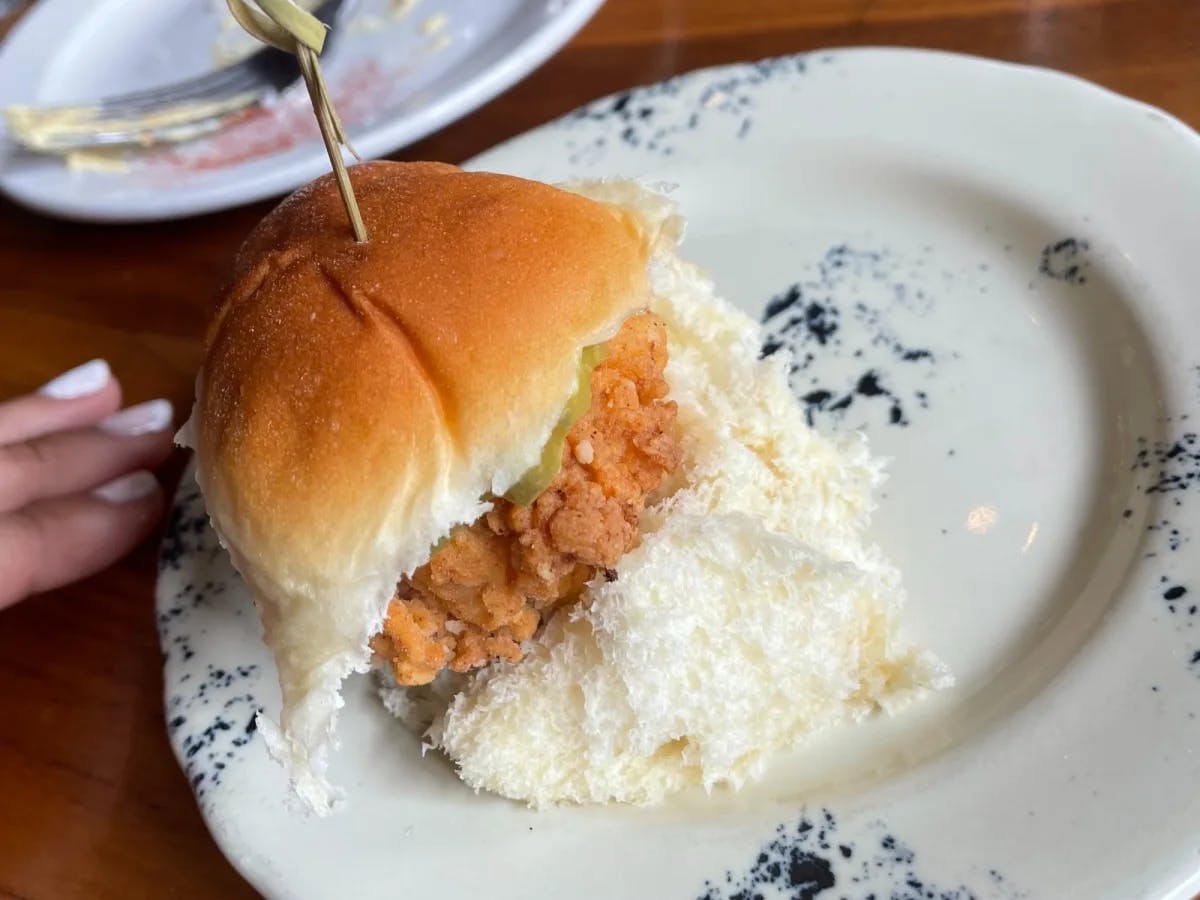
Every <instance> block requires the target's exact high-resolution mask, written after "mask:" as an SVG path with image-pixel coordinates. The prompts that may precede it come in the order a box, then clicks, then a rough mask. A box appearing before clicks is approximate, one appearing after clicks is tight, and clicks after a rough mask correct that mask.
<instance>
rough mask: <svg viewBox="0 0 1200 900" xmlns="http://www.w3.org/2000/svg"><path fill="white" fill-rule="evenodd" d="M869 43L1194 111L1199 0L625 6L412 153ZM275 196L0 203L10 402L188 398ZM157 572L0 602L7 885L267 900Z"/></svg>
mask: <svg viewBox="0 0 1200 900" xmlns="http://www.w3.org/2000/svg"><path fill="white" fill-rule="evenodd" d="M871 44H875V45H879V44H900V45H910V46H919V47H936V48H943V49H948V50H957V51H962V52H967V53H976V54H983V55H987V56H993V57H999V58H1002V59H1008V60H1016V61H1021V62H1027V63H1036V64H1040V65H1045V66H1052V67H1054V68H1057V69H1062V70H1065V71H1067V72H1072V73H1075V74H1077V75H1081V76H1083V77H1085V78H1089V79H1092V80H1094V81H1097V82H1099V83H1100V84H1102V85H1105V86H1107V87H1109V88H1112V89H1114V90H1117V91H1120V92H1122V93H1125V94H1129V95H1131V96H1133V97H1136V98H1138V99H1141V100H1144V101H1147V102H1149V103H1152V104H1155V105H1158V106H1161V107H1163V108H1164V109H1166V110H1167V111H1168V112H1171V113H1173V114H1174V115H1176V116H1178V117H1180V118H1181V119H1183V120H1184V121H1186V122H1188V123H1190V124H1191V125H1193V126H1196V125H1198V124H1200V3H1198V2H1197V0H609V2H608V3H607V5H605V6H604V7H603V8H602V9H601V11H600V12H599V14H598V15H597V16H596V17H595V19H594V20H593V21H592V22H591V23H590V24H589V25H588V26H587V27H586V28H585V29H584V30H583V31H582V32H581V33H580V34H579V35H578V36H577V37H576V38H575V40H574V41H572V42H571V43H570V44H569V45H568V46H567V47H566V48H565V49H564V50H563V51H561V52H560V53H559V54H558V55H557V56H555V57H554V58H553V59H551V60H550V61H549V62H548V63H546V64H545V65H544V66H543V67H542V68H541V69H540V70H538V71H537V72H535V73H534V74H533V75H532V76H530V77H529V78H527V79H526V80H525V81H524V82H522V83H521V84H519V85H518V86H516V87H515V88H513V89H512V90H510V91H509V92H507V93H506V94H504V95H503V96H501V97H499V98H498V99H496V100H494V101H493V102H491V103H490V104H488V105H487V106H485V107H483V108H482V109H480V110H478V111H476V112H474V113H472V114H471V115H469V116H467V117H466V118H465V119H463V120H462V121H460V122H458V123H457V124H454V125H452V126H450V127H448V128H446V129H445V130H444V131H442V132H440V133H439V134H437V135H435V136H433V137H431V138H429V139H427V140H425V141H423V142H421V143H420V144H418V145H417V146H415V147H412V148H409V149H408V150H405V151H403V152H402V153H400V154H397V156H398V157H399V158H409V159H416V158H424V159H439V160H447V161H451V162H459V161H462V160H464V159H466V158H467V157H469V156H471V155H472V154H475V153H477V152H479V151H481V150H484V149H485V148H487V147H489V146H491V145H492V144H495V143H497V142H498V141H502V140H504V139H505V138H508V137H511V136H513V135H515V134H518V133H520V132H522V131H524V130H526V129H528V128H530V127H533V126H535V125H537V124H539V123H541V122H544V121H546V120H547V119H550V118H552V117H554V116H557V115H559V114H561V113H564V112H567V111H568V110H570V109H572V108H573V107H575V106H577V105H579V104H581V103H583V102H585V101H587V100H590V99H592V98H594V97H597V96H599V95H602V94H605V93H608V92H611V91H614V90H618V89H621V88H625V87H629V86H632V85H635V84H639V83H643V82H648V81H655V80H658V79H661V78H664V77H666V76H668V75H671V74H673V73H676V72H681V71H686V70H688V69H692V68H696V67H699V66H706V65H712V64H716V63H724V62H733V61H737V60H746V59H754V58H758V57H763V56H770V55H774V54H781V53H791V52H795V51H800V50H806V49H813V48H822V47H835V46H848V45H871ZM268 206H269V204H261V205H258V206H254V207H250V208H243V209H237V210H233V211H229V212H224V213H220V214H215V215H210V216H205V217H203V218H197V219H191V220H185V221H178V222H170V223H164V224H155V225H147V226H136V227H135V226H104V227H102V226H93V225H77V224H68V223H63V222H55V221H51V220H48V219H44V218H40V217H38V216H36V215H34V214H31V213H28V212H25V211H24V210H22V209H19V208H17V207H15V206H13V205H11V204H8V203H6V202H4V201H0V398H2V397H7V396H10V395H14V394H17V393H21V392H24V391H27V390H29V389H32V388H34V387H35V386H37V385H38V384H41V383H42V382H44V381H46V380H47V379H48V378H50V377H51V376H53V375H54V374H56V373H57V372H59V371H61V370H63V369H66V368H68V367H70V366H72V365H75V364H77V363H79V362H82V361H84V360H86V359H89V358H92V357H96V356H103V357H105V358H107V359H108V360H109V361H110V362H111V363H112V365H113V368H114V369H115V370H116V372H117V373H118V375H119V377H120V379H121V381H122V382H123V384H124V386H125V391H126V397H127V399H128V400H129V401H132V402H136V401H139V400H145V399H148V398H151V397H157V396H166V397H169V398H170V399H171V400H173V401H174V402H175V403H176V408H177V409H180V410H185V409H186V408H187V407H188V404H189V399H190V394H191V384H192V377H193V374H194V372H195V369H196V365H197V362H198V360H199V358H200V343H199V341H200V336H201V334H202V332H203V329H204V327H205V323H206V321H207V319H208V316H209V313H210V311H211V309H212V304H213V297H214V293H215V291H216V289H217V287H218V285H219V283H220V282H221V280H222V278H223V276H224V274H225V271H226V268H227V266H228V265H229V262H230V258H231V255H232V253H233V252H234V250H235V248H236V247H237V245H238V243H239V241H241V239H242V237H243V235H244V234H245V233H246V232H247V230H248V229H249V228H250V227H251V226H252V225H253V224H254V222H255V221H256V220H257V219H258V218H259V217H260V216H261V215H262V214H263V213H264V212H265V210H266V209H267V208H268ZM180 464H181V460H175V461H174V462H173V464H172V466H171V467H170V471H167V472H165V473H164V479H166V480H168V481H173V479H174V478H175V477H177V473H178V470H179V467H180ZM154 569H155V566H154V548H153V546H151V545H147V546H144V547H142V548H141V549H140V550H138V551H137V552H136V553H135V554H134V555H132V556H131V557H130V558H128V559H127V560H125V561H124V562H122V563H121V564H119V565H118V566H116V567H115V568H113V569H111V570H110V571H108V572H105V573H103V574H101V575H99V576H97V577H95V578H92V579H90V580H89V581H87V582H86V583H83V584H78V585H75V586H73V587H70V588H68V589H65V590H61V591H57V592H55V593H53V594H49V595H46V596H41V597H35V598H32V599H30V600H28V601H27V602H25V603H22V604H20V605H18V606H17V607H15V608H13V609H10V610H8V611H5V612H0V897H13V898H27V900H71V898H91V900H108V898H112V900H131V898H140V897H154V898H159V897H169V898H240V897H252V896H254V892H253V891H252V890H251V889H250V888H249V887H248V886H247V885H245V884H244V883H243V882H242V881H241V880H240V879H239V878H238V876H237V875H236V874H235V872H234V871H233V869H232V868H231V867H230V866H229V864H228V863H226V862H225V861H224V859H223V858H222V857H221V855H220V853H219V852H218V851H217V849H216V847H215V845H213V843H212V842H211V841H210V839H209V838H208V835H207V833H206V832H205V829H204V825H203V823H202V822H201V820H200V816H199V814H198V813H197V811H196V807H195V805H194V804H193V802H192V797H191V794H190V792H189V789H188V786H187V784H186V783H185V781H184V779H183V777H182V775H181V774H180V772H179V770H178V768H177V767H176V765H175V761H174V759H173V758H172V756H171V751H170V749H169V747H168V745H167V739H166V735H165V731H164V726H163V719H162V709H161V693H162V680H161V674H160V665H161V660H160V656H159V651H158V647H157V643H156V637H155V629H154V617H153V614H152V603H153V600H152V593H153V586H154Z"/></svg>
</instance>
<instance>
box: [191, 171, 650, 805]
mask: <svg viewBox="0 0 1200 900" xmlns="http://www.w3.org/2000/svg"><path fill="white" fill-rule="evenodd" d="M351 177H352V180H353V184H354V189H355V193H356V195H357V198H358V204H359V208H360V210H361V211H362V215H363V219H364V221H365V223H366V226H367V230H368V232H369V234H370V241H369V242H367V243H365V244H357V243H355V242H354V240H353V238H352V235H351V234H350V231H349V226H348V224H347V222H346V216H345V212H344V211H343V209H342V206H341V201H340V199H339V197H338V192H337V189H336V187H335V183H334V181H333V179H332V177H325V178H320V179H317V180H316V181H315V182H313V183H311V184H310V185H308V186H307V187H305V188H302V189H301V190H299V191H297V192H296V193H295V194H293V195H292V196H291V197H289V198H288V199H287V200H285V201H284V202H283V203H281V204H280V205H279V206H278V207H277V208H276V209H275V210H274V211H273V212H271V213H270V214H269V215H268V216H267V217H266V218H265V219H264V220H263V221H262V223H261V224H260V225H259V226H258V227H257V228H256V229H255V230H254V232H253V233H252V234H251V235H250V237H249V238H248V240H247V241H246V243H245V244H244V246H243V247H242V249H241V251H240V253H239V255H238V258H237V261H236V265H235V270H234V277H233V280H232V282H231V284H230V287H229V288H228V290H227V292H226V293H225V295H224V298H223V300H222V303H221V307H220V310H219V312H218V315H217V317H216V320H215V322H214V324H213V327H212V329H211V331H210V335H209V342H208V349H207V354H206V357H205V361H204V366H203V370H202V372H201V375H200V378H199V382H198V387H197V400H196V407H195V410H194V414H193V417H192V420H191V421H190V422H189V424H188V425H187V426H186V427H185V429H184V432H183V433H182V435H183V439H185V440H186V441H187V442H188V443H191V444H192V445H194V447H195V449H196V454H197V462H198V468H197V479H198V481H199V483H200V486H201V488H202V489H203V492H204V496H205V501H206V504H207V506H208V511H209V514H210V516H211V518H212V523H213V525H214V527H215V529H216V531H217V533H218V534H219V535H220V537H221V540H222V542H223V543H224V544H225V545H226V546H227V548H228V549H229V551H230V553H231V556H232V558H233V560H234V563H235V565H236V566H237V568H238V570H239V571H240V572H241V574H242V575H243V577H244V578H245V580H246V582H247V584H248V585H249V586H250V588H251V591H252V593H253V595H254V597H255V600H256V602H257V604H258V607H259V610H260V613H261V616H262V622H263V626H264V637H265V640H266V642H267V644H268V645H269V646H270V648H271V649H272V651H273V652H274V656H275V661H276V664H277V667H278V670H279V679H280V684H281V687H282V693H283V707H282V711H281V714H280V717H279V720H278V722H277V723H276V722H274V721H272V720H270V719H268V718H266V717H262V721H261V729H262V731H263V734H264V737H265V739H266V741H267V744H268V748H269V749H270V751H271V752H272V754H273V755H275V756H276V757H278V758H279V759H280V760H281V761H282V762H283V763H284V764H285V766H286V767H287V769H288V771H289V774H290V776H291V778H292V783H293V786H294V787H295V789H296V791H297V792H298V794H299V795H300V797H301V798H302V800H303V801H305V803H306V804H307V805H308V806H309V807H310V808H312V809H314V810H316V811H318V812H321V813H324V812H326V811H328V809H329V808H330V805H331V803H332V802H333V800H334V799H335V796H336V792H335V791H334V790H333V789H332V788H331V786H330V785H329V784H328V783H327V781H326V779H325V768H326V754H327V750H328V749H329V748H330V746H331V742H332V737H333V728H334V722H335V713H336V710H337V709H338V707H339V706H340V705H341V698H340V694H339V692H340V686H341V683H342V680H343V679H344V678H345V676H346V675H347V674H349V673H350V672H352V671H363V670H365V669H366V668H367V667H368V665H369V661H370V651H369V647H368V641H369V639H370V637H371V636H372V635H373V634H375V633H377V632H378V631H379V628H380V625H381V622H382V620H383V617H384V614H385V611H386V608H387V605H388V601H389V599H390V597H391V596H392V594H393V591H394V589H395V587H396V583H397V580H398V579H399V578H400V577H401V576H402V575H407V574H410V573H412V572H413V570H414V569H416V568H417V567H418V566H419V565H421V564H422V563H424V562H425V561H426V560H427V559H428V558H429V555H430V550H431V547H432V546H433V545H434V543H435V542H437V541H438V540H439V539H441V538H442V537H444V536H445V535H446V534H447V533H448V532H449V530H450V529H451V528H452V527H453V526H455V525H458V524H461V523H466V522H471V521H473V520H475V519H476V518H478V517H479V516H480V515H481V514H482V513H483V512H484V511H485V510H486V509H487V507H488V504H487V500H486V498H487V496H488V495H490V494H501V493H503V492H504V491H505V490H507V489H508V488H509V487H511V486H512V485H513V483H514V482H515V481H516V480H517V479H518V478H519V477H520V476H521V475H522V474H523V473H524V472H525V471H526V470H527V469H529V468H530V467H531V466H533V465H534V464H535V463H536V462H537V461H538V459H539V457H540V454H541V451H542V448H543V445H544V444H545V442H546V440H547V438H548V436H549V435H550V432H551V429H552V428H553V426H554V425H555V423H556V422H557V420H558V418H559V416H560V414H561V413H562V411H563V408H564V405H565V404H566V402H567V399H568V397H569V396H570V394H571V392H572V390H573V388H574V386H575V384H576V381H577V373H578V368H579V361H580V353H581V349H582V348H583V347H584V346H586V345H589V344H594V343H596V342H598V341H602V340H604V339H605V338H607V337H609V336H611V334H612V333H614V332H615V331H616V330H617V328H618V327H619V325H620V323H621V321H622V320H623V319H624V318H625V317H626V316H627V315H628V314H629V313H630V312H631V311H633V310H635V309H638V308H643V307H645V306H646V305H647V303H648V299H649V295H648V282H647V260H648V258H649V256H650V255H651V253H652V251H653V249H654V247H655V246H656V245H657V244H658V242H659V241H660V235H659V233H658V232H659V231H661V230H662V228H664V227H665V226H666V224H667V223H666V220H664V219H661V218H658V219H654V218H647V217H645V216H642V215H640V214H638V213H637V212H635V211H631V210H628V209H625V208H623V207H621V206H620V205H613V204H608V203H604V202H597V201H594V200H590V199H586V198H584V197H582V196H579V195H578V194H574V193H569V192H567V191H563V190H559V189H556V188H553V187H550V186H547V185H544V184H539V183H536V182H531V181H525V180H522V179H518V178H512V177H508V176H501V175H492V174H483V173H468V172H464V171H461V170H459V169H457V168H455V167H453V166H447V165H440V164H431V163H421V164H415V163H389V162H380V163H370V164H365V165H360V166H354V167H353V168H352V169H351Z"/></svg>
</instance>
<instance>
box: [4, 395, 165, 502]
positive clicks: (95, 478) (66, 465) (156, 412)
mask: <svg viewBox="0 0 1200 900" xmlns="http://www.w3.org/2000/svg"><path fill="white" fill-rule="evenodd" d="M172 418H173V411H172V409H171V404H170V402H168V401H166V400H151V401H150V402H148V403H141V404H139V405H137V406H131V407H129V408H128V409H123V410H121V411H120V412H119V413H115V414H114V415H111V416H109V417H108V418H107V419H104V420H103V421H102V422H100V424H99V425H98V426H97V427H95V428H85V429H79V430H75V431H60V432H57V433H56V434H50V435H46V436H45V437H40V438H35V439H34V440H32V441H22V442H21V443H17V444H8V445H6V446H0V512H8V511H10V510H14V509H19V508H20V507H22V506H25V505H26V504H28V503H31V502H33V501H35V500H44V499H47V498H50V497H64V496H67V495H68V494H75V493H78V492H80V491H86V490H91V489H92V488H93V487H95V486H96V485H98V484H103V483H104V482H106V481H109V480H111V479H113V478H116V477H117V476H118V475H121V474H123V473H125V472H128V471H130V470H132V469H152V468H154V467H155V466H158V465H159V464H161V463H162V462H163V460H165V459H166V458H167V456H168V455H169V454H170V452H171V421H172Z"/></svg>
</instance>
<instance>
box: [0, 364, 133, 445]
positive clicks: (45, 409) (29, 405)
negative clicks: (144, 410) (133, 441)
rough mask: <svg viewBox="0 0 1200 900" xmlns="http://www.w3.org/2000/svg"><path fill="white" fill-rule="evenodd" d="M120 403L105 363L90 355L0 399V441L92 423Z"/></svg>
mask: <svg viewBox="0 0 1200 900" xmlns="http://www.w3.org/2000/svg"><path fill="white" fill-rule="evenodd" d="M120 406H121V386H120V384H118V383H117V380H116V379H115V378H113V377H112V372H111V371H110V370H109V368H108V363H106V362H105V361H104V360H102V359H93V360H92V361H91V362H86V363H84V364H83V365H81V366H76V367H75V368H74V369H71V370H70V371H69V372H64V373H63V374H61V375H59V376H58V377H57V378H55V379H54V380H52V381H49V382H47V383H46V384H44V385H42V386H41V387H40V388H38V389H37V392H36V393H33V394H26V395H25V396H23V397H17V398H15V399H13V400H8V401H6V402H4V403H0V444H11V443H15V442H16V441H27V440H31V439H32V438H36V437H41V436H42V435H44V434H50V433H51V432H54V431H62V430H64V429H67V428H83V427H86V426H88V425H95V424H96V423H97V422H99V421H100V420H101V419H103V418H104V417H105V416H107V415H111V414H112V413H113V412H115V411H116V410H117V409H118V408H119V407H120Z"/></svg>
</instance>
